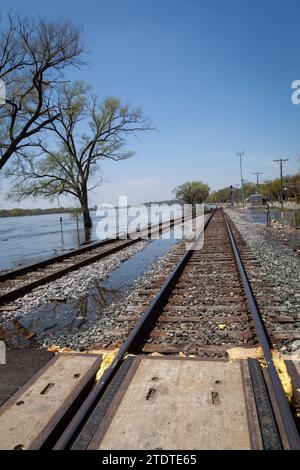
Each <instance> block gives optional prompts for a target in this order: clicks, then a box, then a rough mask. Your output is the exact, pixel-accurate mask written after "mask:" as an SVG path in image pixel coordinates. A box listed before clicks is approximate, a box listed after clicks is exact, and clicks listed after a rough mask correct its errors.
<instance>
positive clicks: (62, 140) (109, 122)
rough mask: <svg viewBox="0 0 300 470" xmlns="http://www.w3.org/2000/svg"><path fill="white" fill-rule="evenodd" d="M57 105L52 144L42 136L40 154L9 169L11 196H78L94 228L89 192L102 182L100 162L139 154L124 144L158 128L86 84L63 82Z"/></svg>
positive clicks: (136, 111)
mask: <svg viewBox="0 0 300 470" xmlns="http://www.w3.org/2000/svg"><path fill="white" fill-rule="evenodd" d="M56 109H57V113H58V116H59V117H58V118H57V119H56V120H55V121H52V122H51V124H48V125H47V126H46V128H47V130H50V131H52V132H51V133H50V139H48V142H47V141H43V140H42V139H40V140H39V151H35V152H34V153H32V152H31V153H30V154H28V153H27V152H22V155H21V152H19V154H20V156H19V158H18V159H16V160H15V162H14V164H13V165H12V166H11V167H10V168H9V171H8V176H10V177H12V178H13V188H12V190H11V191H10V193H9V195H10V196H11V197H13V198H15V199H17V200H22V199H25V198H28V197H44V198H51V197H55V196H59V195H62V194H69V195H72V196H74V197H75V198H77V199H78V200H79V202H80V205H81V208H82V211H83V217H84V225H85V227H90V226H91V225H92V222H91V217H90V214H89V206H88V191H90V190H92V189H94V188H95V187H97V186H98V185H99V184H100V183H101V182H102V174H101V170H100V167H99V163H100V162H101V161H103V160H104V159H110V160H114V161H118V160H125V159H127V158H129V157H131V156H132V155H133V152H131V151H128V150H126V148H124V147H125V145H126V142H127V141H126V138H127V137H128V136H129V135H132V134H136V133H137V132H140V131H146V130H150V129H151V128H152V127H151V125H150V122H149V120H148V119H147V118H146V117H145V116H144V115H143V113H142V111H141V110H140V109H136V108H132V107H130V106H128V105H122V104H121V103H120V101H119V100H118V99H116V98H107V99H105V100H104V101H103V102H101V103H99V100H98V98H97V96H94V95H92V94H91V93H90V90H89V89H88V88H87V87H86V86H84V85H83V84H82V83H75V84H73V85H72V86H70V85H65V86H63V87H62V91H61V93H60V95H59V97H58V100H57V104H56ZM53 136H55V139H53Z"/></svg>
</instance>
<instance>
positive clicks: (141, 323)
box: [53, 211, 215, 450]
mask: <svg viewBox="0 0 300 470" xmlns="http://www.w3.org/2000/svg"><path fill="white" fill-rule="evenodd" d="M214 213H215V211H214V212H212V213H211V214H210V216H209V218H208V219H207V221H206V222H205V224H204V227H203V229H202V230H201V232H200V234H199V235H198V236H197V238H196V240H195V241H194V243H193V244H192V246H191V248H190V249H189V250H187V251H186V252H185V254H184V255H183V256H182V258H181V259H180V261H179V262H178V263H177V264H176V266H175V268H174V269H173V270H172V271H171V273H170V274H169V275H168V277H167V279H166V281H165V282H164V284H163V286H162V287H161V288H160V290H159V292H158V293H157V295H156V296H155V298H154V299H153V300H152V302H151V303H150V305H149V306H148V307H147V309H146V310H145V311H144V313H143V314H142V316H141V318H140V319H139V320H138V321H137V323H136V324H135V326H134V328H133V329H132V330H131V332H130V334H129V335H128V337H127V339H126V340H125V342H124V343H123V344H122V346H121V348H120V350H119V352H118V354H117V355H116V357H115V359H114V360H113V362H112V364H111V365H110V367H109V368H108V369H106V371H105V372H104V374H103V375H102V377H101V379H100V380H99V382H98V383H97V384H96V385H95V387H94V388H93V389H92V391H91V392H90V394H89V395H88V396H87V398H86V400H85V401H84V402H83V404H82V405H81V407H80V408H79V410H78V411H77V413H76V414H75V416H74V417H73V419H72V420H71V422H70V423H69V425H68V426H67V428H66V429H65V431H64V432H63V434H62V435H61V436H60V438H59V440H58V441H57V442H56V444H55V446H54V447H53V449H54V450H64V449H68V448H70V446H71V445H72V443H73V441H74V439H75V438H76V437H77V435H78V433H79V432H80V430H81V429H82V427H83V425H84V424H85V422H86V421H87V419H88V418H89V416H90V415H91V413H92V411H93V410H94V408H95V406H96V404H97V402H98V401H99V399H100V398H101V396H102V395H103V393H104V391H105V390H106V388H107V386H108V385H109V383H110V382H111V380H112V378H113V377H114V375H115V373H116V372H117V370H118V369H119V368H120V366H121V364H122V362H123V359H124V357H125V355H126V354H128V353H132V352H134V351H135V349H136V348H137V346H138V345H139V344H140V342H141V341H142V340H143V338H144V335H145V334H147V332H148V331H149V329H150V328H151V325H152V324H153V322H155V319H156V318H157V316H158V315H159V312H160V310H161V308H162V306H163V305H164V303H165V302H166V299H167V297H168V295H169V294H170V292H171V291H172V289H173V287H174V285H175V284H176V282H177V279H178V278H179V276H180V275H181V273H182V271H183V269H184V267H185V266H186V265H187V263H188V261H189V259H190V257H191V255H192V252H193V249H194V248H195V246H196V244H197V243H198V241H199V239H200V237H201V235H202V233H203V231H204V230H205V229H206V227H207V225H208V224H209V222H210V221H211V219H212V217H213V215H214Z"/></svg>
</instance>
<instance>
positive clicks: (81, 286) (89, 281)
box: [1, 241, 148, 320]
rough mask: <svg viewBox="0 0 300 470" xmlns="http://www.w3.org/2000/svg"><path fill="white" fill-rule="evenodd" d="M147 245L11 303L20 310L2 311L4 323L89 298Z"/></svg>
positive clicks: (86, 267) (73, 274) (38, 288)
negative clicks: (57, 304) (52, 305)
mask: <svg viewBox="0 0 300 470" xmlns="http://www.w3.org/2000/svg"><path fill="white" fill-rule="evenodd" d="M147 245H148V242H146V241H140V242H137V243H135V244H134V245H131V246H129V247H127V248H125V249H124V250H121V251H118V252H117V253H114V254H112V255H109V256H107V257H106V258H104V259H102V260H100V261H96V262H95V263H92V264H90V265H88V266H84V267H82V268H80V269H78V270H77V271H72V272H70V273H69V274H67V275H66V276H63V277H61V278H59V279H57V280H55V281H53V282H50V283H49V284H46V285H43V286H40V287H37V288H36V289H34V290H33V291H32V292H30V293H29V294H27V295H25V296H24V297H20V298H19V299H16V300H15V301H13V302H10V304H9V307H16V308H17V310H15V311H7V312H5V311H4V312H2V313H1V318H2V320H13V319H16V320H20V319H22V318H23V317H25V316H26V315H27V314H28V312H30V311H31V310H32V309H35V308H37V307H40V306H41V305H44V304H47V303H49V302H55V301H59V302H62V301H64V302H68V301H72V300H76V299H79V298H81V297H83V296H85V295H87V294H88V292H89V291H90V289H91V288H92V287H93V286H94V284H95V282H96V281H101V280H103V279H105V278H106V277H107V276H108V275H109V274H110V273H111V272H112V271H114V270H115V269H117V268H118V267H119V266H120V265H121V263H123V262H124V261H126V260H127V259H129V258H130V257H131V256H133V255H135V254H136V253H138V252H139V251H141V250H143V249H144V248H145V247H146V246H147Z"/></svg>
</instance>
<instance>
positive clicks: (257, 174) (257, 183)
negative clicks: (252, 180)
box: [253, 171, 264, 193]
mask: <svg viewBox="0 0 300 470" xmlns="http://www.w3.org/2000/svg"><path fill="white" fill-rule="evenodd" d="M263 174H264V173H263V171H254V172H253V175H256V192H257V193H258V187H259V175H263Z"/></svg>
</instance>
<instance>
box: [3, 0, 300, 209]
mask: <svg viewBox="0 0 300 470" xmlns="http://www.w3.org/2000/svg"><path fill="white" fill-rule="evenodd" d="M8 8H10V9H12V10H14V11H18V12H20V13H24V14H28V15H32V16H33V15H35V14H36V13H42V14H43V15H45V16H46V17H49V18H51V19H54V18H56V17H58V16H61V17H69V18H71V19H72V20H73V21H74V22H75V23H77V24H79V25H81V26H82V28H83V41H84V43H85V45H86V47H87V49H88V50H89V60H90V61H91V62H92V66H91V68H89V69H86V70H84V71H83V72H80V73H77V72H76V78H80V79H84V80H86V81H88V82H90V83H91V84H92V85H93V86H94V88H95V90H96V91H97V93H98V94H99V95H100V96H107V95H115V96H117V97H119V98H121V99H122V100H124V101H125V102H129V103H132V104H134V105H140V106H141V107H142V108H143V110H144V111H145V113H146V114H147V115H149V116H150V117H151V119H152V120H153V122H154V124H155V126H156V127H157V129H158V130H157V131H156V132H151V133H149V134H147V135H141V137H140V139H139V140H138V141H133V142H131V148H132V149H133V150H135V151H136V157H134V158H133V159H131V160H128V161H124V162H119V163H114V162H108V163H105V164H104V165H103V170H104V173H105V175H106V177H107V178H108V180H109V181H110V182H109V183H107V184H105V185H104V186H103V187H102V188H101V189H99V190H98V191H97V192H94V194H93V196H92V203H97V202H99V203H101V202H110V201H111V202H112V203H115V202H117V196H118V194H128V196H129V198H130V200H129V202H131V203H133V202H142V201H146V200H158V199H164V198H170V197H171V190H172V188H174V186H176V185H177V184H180V183H182V182H183V181H185V180H188V179H200V180H203V181H205V182H207V183H209V185H210V186H211V188H213V189H215V188H219V187H222V186H225V185H229V184H236V183H238V182H239V167H238V164H237V163H238V162H237V157H236V156H235V153H236V151H238V150H244V151H245V158H244V162H245V163H244V177H245V178H246V179H248V180H251V179H253V180H254V179H255V177H254V175H252V171H263V172H264V175H263V177H264V178H266V179H268V178H272V177H275V176H277V174H278V172H279V168H278V166H277V165H276V164H275V163H272V160H273V159H274V158H280V157H287V158H290V161H289V162H288V164H287V165H286V166H285V171H286V172H288V173H292V172H295V171H296V170H297V168H298V167H299V163H298V160H297V159H298V155H299V154H300V132H299V131H300V106H295V105H293V104H292V103H291V98H290V97H291V83H292V82H293V81H294V80H296V79H300V43H299V18H300V2H299V1H298V0H286V1H284V2H283V1H282V0H263V1H262V0H247V1H246V0H226V1H224V0H148V1H146V0H126V1H124V0H106V1H103V0H98V1H91V0H85V1H83V2H74V1H70V0H60V1H58V0H51V1H50V2H40V1H37V0H27V1H26V2H24V1H23V0H22V1H21V0H11V1H10V5H9V7H7V8H5V7H3V6H2V8H1V10H2V13H3V12H5V11H7V10H8ZM1 199H2V198H1ZM55 204H56V203H55ZM32 205H33V203H32V202H30V203H26V204H23V206H24V207H29V206H32ZM39 205H40V206H41V205H42V204H39ZM43 205H44V204H43ZM1 206H2V207H3V206H5V207H11V206H16V203H10V202H3V201H2V200H1Z"/></svg>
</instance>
